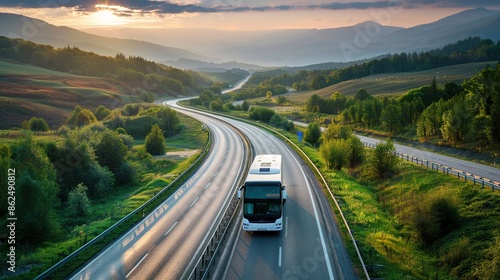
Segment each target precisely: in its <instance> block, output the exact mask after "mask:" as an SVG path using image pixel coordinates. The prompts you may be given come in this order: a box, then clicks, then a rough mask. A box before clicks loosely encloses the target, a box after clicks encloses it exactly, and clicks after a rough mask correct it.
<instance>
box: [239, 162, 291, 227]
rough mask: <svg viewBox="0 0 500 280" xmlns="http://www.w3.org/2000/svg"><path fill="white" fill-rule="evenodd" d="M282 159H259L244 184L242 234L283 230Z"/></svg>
mask: <svg viewBox="0 0 500 280" xmlns="http://www.w3.org/2000/svg"><path fill="white" fill-rule="evenodd" d="M281 167H282V164H281V155H257V156H256V157H255V159H254V160H253V162H252V165H251V166H250V170H249V171H248V175H247V178H246V180H245V183H244V184H243V186H242V187H241V188H240V190H239V191H238V198H243V230H245V231H280V230H282V229H283V205H284V203H285V202H286V191H285V187H284V186H283V185H282V184H281V182H282V173H281Z"/></svg>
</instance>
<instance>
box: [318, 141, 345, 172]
mask: <svg viewBox="0 0 500 280" xmlns="http://www.w3.org/2000/svg"><path fill="white" fill-rule="evenodd" d="M319 151H320V153H321V155H322V156H323V159H325V161H326V165H327V166H328V168H330V169H336V170H340V169H342V167H343V166H345V165H346V164H347V163H348V162H349V154H350V153H351V152H350V147H349V143H348V142H347V141H346V140H344V139H330V140H328V141H326V142H324V143H323V144H322V145H321V147H320V150H319Z"/></svg>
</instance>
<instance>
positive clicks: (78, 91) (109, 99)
mask: <svg viewBox="0 0 500 280" xmlns="http://www.w3.org/2000/svg"><path fill="white" fill-rule="evenodd" d="M0 100H1V104H0V115H2V116H3V118H4V121H3V122H2V123H0V129H12V128H19V127H20V126H21V124H22V122H23V121H25V120H29V119H30V118H32V117H38V118H44V119H45V120H46V121H47V122H48V124H49V126H50V127H51V128H53V129H56V128H58V127H59V126H60V125H62V124H64V122H65V121H66V119H67V118H68V117H69V114H70V113H71V111H72V110H73V109H74V108H75V107H76V106H81V107H84V108H88V109H90V110H92V111H94V110H95V108H96V107H98V106H99V105H103V106H105V107H108V108H111V107H112V108H115V107H119V106H123V105H124V104H126V103H129V102H138V101H141V99H140V97H139V96H138V94H137V93H135V91H133V90H132V89H130V88H129V87H128V86H126V85H124V84H123V83H121V82H118V81H113V80H107V79H102V78H95V77H84V76H77V75H70V74H66V73H62V72H57V71H52V70H48V69H44V68H40V67H36V66H31V65H26V64H19V63H12V62H8V61H4V60H0Z"/></svg>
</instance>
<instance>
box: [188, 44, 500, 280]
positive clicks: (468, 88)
mask: <svg viewBox="0 0 500 280" xmlns="http://www.w3.org/2000/svg"><path fill="white" fill-rule="evenodd" d="M483 43H484V42H483ZM488 45H489V46H492V49H494V48H496V47H495V45H492V44H490V43H486V44H485V45H483V47H484V46H488ZM476 50H477V49H476ZM474 52H475V51H468V52H467V53H469V54H472V53H474ZM455 54H456V53H455ZM490 54H492V55H493V56H495V55H498V50H497V51H494V52H493V53H490ZM482 67H484V68H482V69H479V70H478V71H477V72H476V73H474V74H472V75H470V76H469V77H468V78H467V79H465V80H464V81H463V82H462V83H461V84H456V83H447V84H445V85H440V84H438V82H437V80H431V81H429V84H427V85H424V86H421V87H418V88H414V89H410V90H408V91H407V92H406V93H404V94H401V95H398V96H394V95H384V94H383V91H381V92H378V95H379V96H373V95H372V94H370V93H368V92H367V91H366V90H363V89H359V90H357V92H356V94H354V96H344V95H343V94H342V93H340V92H333V93H331V96H330V97H326V98H324V97H320V96H318V95H314V94H313V95H309V98H307V99H305V100H304V102H302V103H292V102H291V101H290V100H289V99H288V94H281V92H280V91H278V94H275V92H273V88H274V87H275V86H274V85H272V82H271V81H273V80H276V79H273V78H269V77H267V78H262V80H261V81H259V83H258V85H254V86H252V85H251V86H249V87H248V88H244V89H242V90H241V91H240V92H236V93H235V94H231V95H221V96H218V95H207V96H208V97H209V98H206V99H201V98H200V99H193V100H191V102H190V104H191V105H192V106H198V107H202V108H205V109H210V110H214V111H219V112H223V113H226V114H230V115H233V116H237V117H242V118H247V119H249V120H253V121H257V122H259V123H261V124H263V125H265V126H269V127H274V129H278V131H280V132H281V133H282V134H284V135H286V136H287V137H288V138H289V139H290V140H291V141H293V142H294V143H296V144H297V145H299V146H300V147H301V148H302V149H303V150H304V151H305V152H306V153H307V155H308V157H309V158H310V159H311V160H312V161H313V163H314V164H315V165H316V166H317V167H318V168H319V169H320V170H321V172H322V174H323V176H324V177H325V178H327V181H328V184H329V187H330V189H331V191H332V192H333V193H334V195H335V197H336V199H337V201H338V202H339V203H340V207H341V209H342V211H343V212H344V214H345V215H346V218H347V220H348V223H349V225H350V227H351V230H352V231H353V234H354V236H355V238H356V240H357V242H358V246H359V247H360V248H361V253H362V255H363V258H364V261H365V263H366V264H367V265H368V267H369V269H370V276H371V277H375V278H384V279H498V278H500V262H499V260H500V242H499V241H500V231H499V228H500V224H499V221H500V207H499V205H500V193H499V192H494V191H492V190H491V189H490V188H486V189H482V188H481V187H480V186H477V185H473V184H472V183H470V182H469V183H467V182H464V181H463V180H458V179H457V178H455V177H452V176H449V175H445V174H442V173H439V172H436V171H430V170H427V169H424V168H421V167H419V166H416V165H415V164H413V163H408V162H403V161H401V160H399V159H398V158H397V157H396V156H395V155H394V154H393V151H394V149H395V148H394V144H393V142H392V140H391V138H397V139H418V140H420V141H427V142H429V143H434V144H441V145H446V146H455V147H459V148H462V149H469V150H470V151H471V152H470V153H471V154H479V153H480V152H482V153H485V154H488V155H489V159H490V162H493V164H494V163H495V160H498V156H499V155H500V149H499V147H500V145H499V144H500V142H499V140H500V139H499V138H498V136H499V135H498V132H500V131H499V130H498V129H497V127H496V124H497V123H499V122H498V120H497V118H498V116H500V114H499V113H497V109H498V108H497V107H498V106H499V105H500V66H499V65H498V64H496V63H495V64H493V65H489V66H482ZM353 69H356V68H353ZM313 72H314V71H311V73H313ZM332 72H334V71H332ZM386 75H389V74H386ZM257 77H260V76H259V75H257ZM295 77H297V76H295ZM282 78H284V77H281V76H280V77H279V78H277V79H282ZM391 86H393V85H391ZM276 88H280V87H276ZM300 94H301V92H300V91H299V92H294V93H293V95H294V96H298V95H300ZM242 96H244V98H243V100H244V101H243V102H238V103H235V100H238V99H239V98H240V97H242ZM249 96H251V97H249ZM493 112H495V113H493ZM431 114H433V115H432V116H433V117H432V118H431V117H429V116H430V115H431ZM272 119H280V120H284V122H285V123H286V122H289V120H296V121H303V122H304V123H306V127H297V126H294V125H293V123H292V125H291V126H290V127H283V126H280V125H277V123H275V122H272V121H271V120H272ZM432 121H435V122H436V123H433V122H432ZM279 123H282V122H279ZM321 127H323V128H324V129H325V130H324V132H322V131H321ZM354 130H355V131H369V132H370V133H373V134H377V135H379V136H381V137H382V138H387V140H388V141H386V142H385V143H381V144H379V145H377V146H376V147H375V148H374V149H368V148H365V147H364V146H363V145H362V143H360V141H359V139H358V140H355V139H357V138H356V137H354V136H353V131H354ZM299 131H300V132H302V134H303V141H302V142H298V140H297V133H298V132H299ZM482 158H488V157H482ZM332 207H333V209H334V211H336V210H335V206H334V203H333V201H332ZM344 230H345V229H344ZM344 234H345V238H346V239H345V240H348V235H347V233H346V232H344ZM347 245H348V247H350V253H351V255H352V258H353V260H354V259H356V258H357V256H356V255H355V254H356V253H355V251H354V248H353V246H352V244H350V241H349V242H347ZM357 269H358V270H359V271H361V267H359V266H358V267H357Z"/></svg>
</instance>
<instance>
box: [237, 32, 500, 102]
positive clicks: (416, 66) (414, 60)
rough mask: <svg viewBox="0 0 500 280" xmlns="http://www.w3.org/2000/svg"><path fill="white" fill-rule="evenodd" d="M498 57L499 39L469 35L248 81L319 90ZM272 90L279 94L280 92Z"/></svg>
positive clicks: (261, 74) (274, 73)
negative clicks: (344, 64) (427, 47)
mask: <svg viewBox="0 0 500 280" xmlns="http://www.w3.org/2000/svg"><path fill="white" fill-rule="evenodd" d="M498 60H500V42H496V43H495V42H493V41H492V40H490V39H481V38H479V37H474V38H472V37H470V38H468V39H465V40H461V41H458V42H456V43H454V44H449V45H446V46H445V47H443V48H441V49H436V50H431V51H426V52H412V53H406V52H402V53H399V54H392V55H387V56H385V57H384V58H381V59H374V60H370V61H368V62H365V63H362V64H355V65H352V66H348V67H344V68H341V69H333V70H310V71H306V70H302V71H299V72H298V73H295V74H293V73H289V72H286V73H279V72H277V71H271V72H270V74H267V73H266V72H264V73H256V74H255V75H254V76H253V77H252V78H251V79H250V80H249V84H250V85H252V87H260V86H264V87H267V88H269V87H274V86H283V87H291V88H294V89H296V90H317V89H320V88H324V87H326V86H330V85H334V84H337V83H340V82H343V81H347V80H351V79H357V78H361V77H366V76H370V75H374V74H383V73H397V72H415V71H422V70H429V69H434V68H438V67H444V66H451V65H458V64H464V63H471V62H484V61H498ZM263 91H264V92H265V91H267V90H266V89H262V90H253V91H252V92H255V93H256V94H257V93H260V94H262V92H263ZM248 93H251V92H248ZM273 93H274V94H275V95H278V93H275V92H273ZM247 95H248V94H247ZM253 97H258V96H257V95H254V96H251V97H247V98H253ZM239 99H241V98H239Z"/></svg>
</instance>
